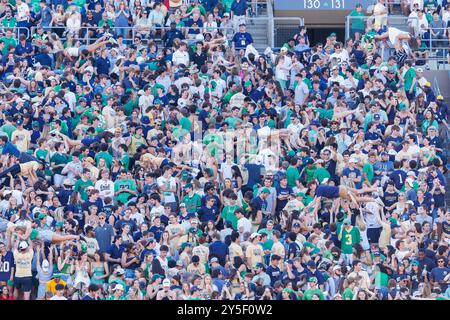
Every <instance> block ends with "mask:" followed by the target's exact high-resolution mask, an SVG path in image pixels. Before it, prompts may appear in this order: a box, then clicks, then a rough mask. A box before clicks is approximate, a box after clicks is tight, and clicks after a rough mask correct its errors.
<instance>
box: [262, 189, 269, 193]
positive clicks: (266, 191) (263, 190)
mask: <svg viewBox="0 0 450 320" xmlns="http://www.w3.org/2000/svg"><path fill="white" fill-rule="evenodd" d="M261 192H263V193H268V194H270V190H269V188H263V189H262V190H261Z"/></svg>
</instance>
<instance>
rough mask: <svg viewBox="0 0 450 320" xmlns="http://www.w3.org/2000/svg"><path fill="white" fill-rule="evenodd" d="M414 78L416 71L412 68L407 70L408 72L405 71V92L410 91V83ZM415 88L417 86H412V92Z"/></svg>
mask: <svg viewBox="0 0 450 320" xmlns="http://www.w3.org/2000/svg"><path fill="white" fill-rule="evenodd" d="M415 77H416V71H415V70H414V68H409V69H408V71H406V73H405V76H404V81H405V91H409V90H410V89H411V86H412V83H413V80H414V78H415ZM416 87H417V85H416V84H414V87H413V90H412V91H413V92H415V91H416Z"/></svg>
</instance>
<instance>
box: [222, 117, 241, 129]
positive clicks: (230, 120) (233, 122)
mask: <svg viewBox="0 0 450 320" xmlns="http://www.w3.org/2000/svg"><path fill="white" fill-rule="evenodd" d="M225 122H226V123H227V124H228V125H229V126H231V127H233V128H234V129H236V124H237V123H239V122H242V119H241V118H239V117H232V116H230V117H227V118H226V119H225Z"/></svg>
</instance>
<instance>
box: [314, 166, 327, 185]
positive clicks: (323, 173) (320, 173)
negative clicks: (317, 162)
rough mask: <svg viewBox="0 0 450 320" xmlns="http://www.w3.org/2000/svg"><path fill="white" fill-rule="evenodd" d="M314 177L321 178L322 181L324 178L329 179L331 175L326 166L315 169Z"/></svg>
mask: <svg viewBox="0 0 450 320" xmlns="http://www.w3.org/2000/svg"><path fill="white" fill-rule="evenodd" d="M313 177H314V178H316V179H317V180H319V182H322V181H323V180H324V179H327V178H328V179H329V178H330V177H331V175H330V173H329V172H328V170H327V169H325V168H317V169H316V171H314V175H313Z"/></svg>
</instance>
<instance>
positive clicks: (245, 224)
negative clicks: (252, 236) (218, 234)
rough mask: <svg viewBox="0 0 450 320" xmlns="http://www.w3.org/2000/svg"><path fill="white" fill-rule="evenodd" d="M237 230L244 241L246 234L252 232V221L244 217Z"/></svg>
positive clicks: (239, 221)
mask: <svg viewBox="0 0 450 320" xmlns="http://www.w3.org/2000/svg"><path fill="white" fill-rule="evenodd" d="M237 229H238V231H239V233H240V234H241V240H243V236H244V233H246V232H251V230H252V224H251V222H250V220H248V219H247V218H245V217H242V218H240V219H239V220H238V222H237ZM241 229H242V230H241Z"/></svg>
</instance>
